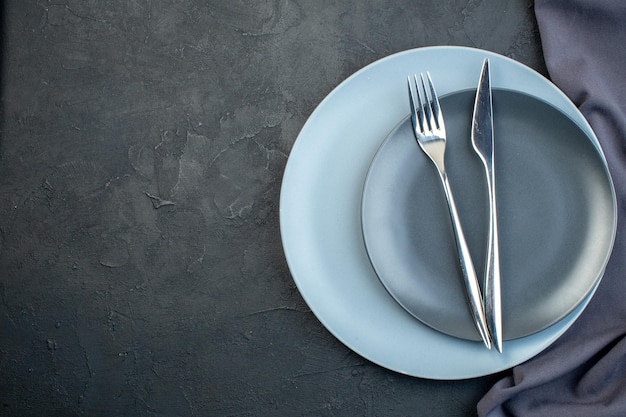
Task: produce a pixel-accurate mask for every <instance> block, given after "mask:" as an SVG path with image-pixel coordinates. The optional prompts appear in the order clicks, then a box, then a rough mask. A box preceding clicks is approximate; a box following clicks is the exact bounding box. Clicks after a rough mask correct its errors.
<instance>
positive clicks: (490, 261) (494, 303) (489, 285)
mask: <svg viewBox="0 0 626 417" xmlns="http://www.w3.org/2000/svg"><path fill="white" fill-rule="evenodd" d="M471 137H472V146H473V148H474V151H476V153H477V154H478V156H479V157H480V159H481V161H482V162H483V165H484V167H485V176H486V177H487V189H488V195H489V235H488V238H487V259H486V263H485V300H484V304H485V314H486V316H487V326H488V329H489V333H490V334H491V337H492V342H493V344H494V345H495V346H496V349H497V350H498V352H502V300H501V295H500V254H499V243H498V215H497V213H498V212H497V209H496V172H495V166H494V154H495V152H494V151H495V148H494V138H493V101H492V96H491V75H490V71H489V58H485V61H484V62H483V68H482V72H481V74H480V81H479V82H478V90H477V91H476V101H475V103H474V117H473V119H472V135H471Z"/></svg>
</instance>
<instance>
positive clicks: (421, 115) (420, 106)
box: [413, 74, 428, 133]
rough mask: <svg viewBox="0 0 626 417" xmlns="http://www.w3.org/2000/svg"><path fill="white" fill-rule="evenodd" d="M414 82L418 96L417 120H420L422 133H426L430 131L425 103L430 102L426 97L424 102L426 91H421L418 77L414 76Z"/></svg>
mask: <svg viewBox="0 0 626 417" xmlns="http://www.w3.org/2000/svg"><path fill="white" fill-rule="evenodd" d="M413 80H414V82H415V95H416V96H417V119H418V120H419V126H420V131H421V132H422V133H424V132H425V131H426V130H427V129H428V125H427V123H426V120H425V117H424V102H428V97H427V96H426V95H424V101H423V100H422V93H423V92H424V91H423V90H421V91H420V85H419V82H418V80H417V75H415V74H413Z"/></svg>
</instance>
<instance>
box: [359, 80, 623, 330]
mask: <svg viewBox="0 0 626 417" xmlns="http://www.w3.org/2000/svg"><path fill="white" fill-rule="evenodd" d="M474 95H475V92H474V91H464V92H460V93H455V94H452V95H449V96H446V97H444V98H442V100H441V106H442V109H443V114H444V117H445V122H446V128H447V131H448V144H447V149H446V168H447V171H448V175H449V177H450V182H451V184H452V188H453V192H454V194H455V197H456V203H457V206H458V209H459V213H460V216H461V221H462V224H463V227H464V230H465V234H466V237H467V239H468V244H469V246H470V250H471V252H472V257H473V259H474V263H475V266H476V270H477V272H478V274H479V276H482V271H483V267H484V257H485V251H484V248H485V244H486V230H487V214H488V213H487V210H488V208H487V201H486V199H487V190H486V183H485V179H484V171H483V168H482V166H481V163H480V160H479V159H478V157H477V155H476V154H475V153H474V151H473V150H472V148H471V143H470V139H469V132H470V123H471V116H472V109H473V100H474ZM493 106H494V128H495V140H496V144H495V146H496V161H495V163H496V175H497V177H496V181H497V193H498V210H499V213H498V214H499V217H498V221H499V227H500V245H501V249H500V254H501V268H502V297H503V298H502V300H503V301H502V303H503V329H504V338H505V339H507V340H509V339H515V338H519V337H523V336H527V335H530V334H533V333H536V332H538V331H540V330H542V329H545V328H547V327H548V326H550V325H551V324H554V323H556V322H557V321H558V320H560V319H561V318H563V317H564V316H565V315H566V314H567V313H569V312H570V311H572V310H573V309H574V308H575V307H576V306H577V305H578V304H579V303H580V302H581V301H582V300H583V299H584V298H585V296H586V295H587V294H588V293H589V292H590V291H591V290H592V289H593V287H594V285H595V284H596V283H597V281H598V280H599V279H600V278H601V275H602V273H603V270H604V266H605V264H606V261H607V259H608V256H609V254H610V251H611V247H612V241H613V226H614V221H615V216H616V212H615V210H616V209H615V206H614V200H613V193H612V183H611V179H610V176H609V174H608V172H607V169H606V166H605V164H604V161H603V158H602V157H601V155H600V153H599V152H598V151H597V149H596V148H595V147H594V145H593V144H592V142H591V140H590V138H589V137H588V136H587V135H586V134H585V133H584V132H583V131H582V130H581V129H579V127H578V126H577V125H576V124H575V123H574V122H573V121H571V120H570V119H569V118H568V117H567V116H565V115H564V114H563V113H561V112H560V111H559V110H557V109H555V108H553V107H552V106H550V105H548V104H546V103H544V102H542V101H539V100H538V99H536V98H533V97H531V96H527V95H524V94H520V93H518V92H512V91H506V90H494V95H493ZM362 226H363V235H364V239H365V244H366V247H367V252H368V255H369V258H370V261H371V263H372V265H373V267H374V269H375V271H376V273H377V275H378V277H379V278H380V280H381V282H382V283H383V285H384V286H385V288H386V289H387V291H388V292H389V293H390V294H391V295H392V296H393V297H394V298H395V300H396V301H397V302H398V303H399V304H400V305H402V306H403V307H404V308H405V309H406V310H407V311H408V312H409V313H411V314H412V315H413V316H415V317H416V318H418V319H419V320H421V321H422V322H424V323H425V324H427V325H429V326H431V327H433V328H435V329H437V330H439V331H441V332H444V333H446V334H449V335H452V336H457V337H460V338H463V339H470V340H479V336H478V334H477V332H476V330H475V329H474V326H473V324H472V321H471V318H470V315H469V312H468V309H467V306H466V301H465V294H464V288H463V286H462V281H461V276H460V273H459V270H458V266H457V265H458V264H457V262H456V259H457V254H456V250H455V246H454V240H453V235H452V229H451V225H450V219H449V215H448V209H447V206H446V202H445V197H444V195H443V190H442V188H441V185H440V182H439V178H438V176H437V173H436V171H435V168H434V166H433V165H432V162H430V160H428V159H427V157H426V156H425V155H424V154H423V153H422V151H421V150H420V149H419V147H418V145H417V143H416V142H415V139H414V137H413V133H412V131H411V122H410V120H409V119H406V120H404V121H403V122H402V123H400V124H399V125H398V126H397V127H396V128H395V129H394V130H393V131H392V132H391V133H390V135H389V136H388V138H387V139H386V140H385V142H384V143H383V145H382V146H381V148H380V150H379V151H378V152H377V154H376V156H375V158H374V160H373V162H372V165H371V167H370V170H369V173H368V176H367V179H366V182H365V188H364V193H363V201H362Z"/></svg>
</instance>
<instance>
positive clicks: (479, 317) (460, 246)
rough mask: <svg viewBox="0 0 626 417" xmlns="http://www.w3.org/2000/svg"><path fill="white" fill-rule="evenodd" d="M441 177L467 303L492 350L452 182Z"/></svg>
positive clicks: (482, 335) (479, 330)
mask: <svg viewBox="0 0 626 417" xmlns="http://www.w3.org/2000/svg"><path fill="white" fill-rule="evenodd" d="M439 175H440V178H441V181H442V183H443V188H444V191H445V194H446V200H447V201H448V209H449V212H450V219H451V220H452V229H453V230H454V238H455V241H456V248H457V251H458V255H459V266H460V268H461V273H462V275H463V282H464V284H465V290H466V291H465V293H466V295H467V302H468V305H469V308H470V311H471V313H472V318H473V320H474V324H475V325H476V329H477V330H478V333H479V334H480V337H481V338H482V340H483V342H484V343H485V346H487V349H491V341H490V337H489V331H488V330H487V322H486V320H485V311H484V308H483V297H482V294H481V292H480V286H479V284H478V277H477V275H476V270H475V269H474V263H473V262H472V257H471V255H470V251H469V247H468V246H467V241H466V240H465V234H464V233H463V228H462V227H461V220H460V219H459V215H458V212H457V209H456V204H455V202H454V197H453V196H452V188H451V187H450V181H449V180H448V175H447V174H446V172H445V170H440V171H439Z"/></svg>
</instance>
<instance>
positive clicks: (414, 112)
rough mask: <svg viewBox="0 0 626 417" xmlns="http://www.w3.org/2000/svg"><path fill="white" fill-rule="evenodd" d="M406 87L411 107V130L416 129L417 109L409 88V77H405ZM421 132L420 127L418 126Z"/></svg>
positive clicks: (411, 90)
mask: <svg viewBox="0 0 626 417" xmlns="http://www.w3.org/2000/svg"><path fill="white" fill-rule="evenodd" d="M406 81H407V86H408V87H409V104H410V106H411V122H412V124H413V128H414V129H417V128H418V126H419V125H418V123H419V121H418V119H417V109H416V107H415V98H414V96H413V89H412V88H411V77H406ZM420 130H421V126H420Z"/></svg>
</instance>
